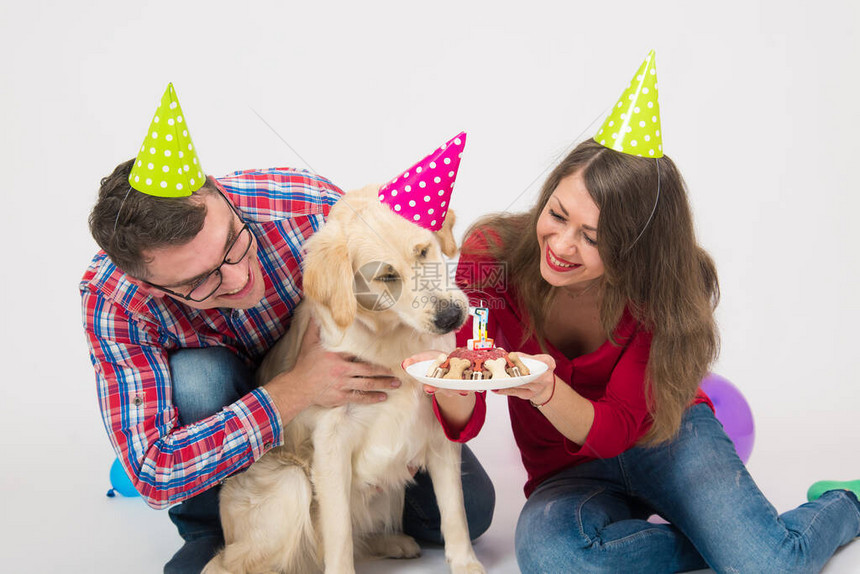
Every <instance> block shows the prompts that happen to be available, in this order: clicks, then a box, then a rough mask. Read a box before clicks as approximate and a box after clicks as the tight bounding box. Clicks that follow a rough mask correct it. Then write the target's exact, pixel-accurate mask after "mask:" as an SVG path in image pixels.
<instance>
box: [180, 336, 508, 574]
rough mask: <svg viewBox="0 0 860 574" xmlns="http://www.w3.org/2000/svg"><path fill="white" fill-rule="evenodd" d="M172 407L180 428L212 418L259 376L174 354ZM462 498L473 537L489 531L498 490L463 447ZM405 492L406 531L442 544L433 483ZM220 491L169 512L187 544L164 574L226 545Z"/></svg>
mask: <svg viewBox="0 0 860 574" xmlns="http://www.w3.org/2000/svg"><path fill="white" fill-rule="evenodd" d="M170 371H171V376H172V379H173V402H174V405H175V406H176V409H177V411H178V412H179V423H180V424H182V425H186V424H190V423H193V422H196V421H199V420H201V419H204V418H206V417H208V416H211V415H213V414H215V413H217V412H219V411H220V410H221V409H223V408H224V407H225V406H227V405H229V404H232V403H234V402H236V401H237V400H239V399H240V398H242V397H243V396H245V395H246V394H248V393H249V392H251V391H252V390H253V389H254V376H253V375H254V374H253V372H252V371H251V370H250V369H248V367H246V366H245V364H244V363H243V362H242V361H241V360H239V358H238V357H237V356H236V355H234V354H233V353H232V352H231V351H229V350H228V349H225V348H223V347H209V348H205V349H182V350H179V351H175V352H174V353H172V354H171V355H170ZM462 471H463V494H464V497H465V503H466V518H467V520H468V523H469V532H470V534H471V536H472V538H473V539H474V538H477V537H478V536H480V535H481V534H482V533H483V532H484V531H486V530H487V528H489V527H490V521H491V520H492V518H493V509H494V508H495V500H496V499H495V491H494V490H493V483H492V482H491V481H490V478H489V476H487V473H486V472H485V471H484V469H483V467H481V465H480V463H479V462H478V460H477V459H476V458H475V455H474V454H472V452H471V451H470V450H469V449H468V448H465V447H464V448H463V462H462ZM415 480H416V482H415V484H413V485H411V486H410V487H409V488H408V489H407V491H406V504H405V510H404V514H403V530H404V532H406V533H407V534H409V535H411V536H414V537H415V538H418V539H420V540H425V541H430V542H441V541H442V534H441V531H440V517H439V508H438V506H437V504H436V496H435V495H434V494H433V484H432V483H431V482H430V477H429V475H428V474H427V473H424V472H420V473H418V475H416V477H415ZM219 491H220V486H215V487H213V488H211V489H209V490H207V491H205V492H203V493H201V494H199V495H197V496H195V497H193V498H189V499H188V500H186V501H184V502H182V503H181V504H177V505H176V506H173V507H171V508H170V509H169V510H168V514H169V515H170V520H172V521H173V523H174V524H175V525H176V527H177V529H178V530H179V534H180V536H182V538H183V539H184V540H185V545H184V546H183V547H182V548H181V549H180V550H179V552H177V553H176V555H174V556H173V558H172V559H171V560H170V562H168V563H167V564H166V565H165V566H164V572H165V574H192V573H193V574H199V572H200V571H201V570H202V569H203V567H204V566H205V565H206V563H207V562H208V561H209V560H210V559H211V558H212V556H214V555H215V552H216V551H217V550H218V549H219V548H220V547H221V546H223V545H224V534H223V532H222V530H221V520H220V518H219V515H218V492H219Z"/></svg>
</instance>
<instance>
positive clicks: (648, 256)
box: [426, 140, 860, 574]
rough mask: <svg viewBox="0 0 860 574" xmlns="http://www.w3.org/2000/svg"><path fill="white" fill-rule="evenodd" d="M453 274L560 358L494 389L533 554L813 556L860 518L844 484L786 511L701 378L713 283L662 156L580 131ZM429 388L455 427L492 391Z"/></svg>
mask: <svg viewBox="0 0 860 574" xmlns="http://www.w3.org/2000/svg"><path fill="white" fill-rule="evenodd" d="M524 230H528V231H527V232H524ZM496 264H501V266H502V267H503V268H505V269H506V270H507V281H506V282H505V281H503V280H501V279H500V278H499V277H500V274H499V273H493V272H492V271H493V266H494V265H496ZM458 280H459V283H460V285H461V287H463V288H464V289H465V290H466V291H467V293H469V295H470V299H472V300H478V299H482V300H483V301H484V302H485V303H486V305H487V306H488V307H489V308H490V309H491V313H490V326H489V329H488V330H489V333H490V335H491V336H494V337H496V344H497V345H498V346H503V347H506V348H508V349H518V350H521V351H523V352H524V353H529V354H531V355H532V356H533V358H535V359H539V360H541V361H543V362H545V363H546V364H547V365H548V367H549V369H548V371H547V372H546V373H545V374H544V375H542V376H541V377H539V378H538V379H537V380H535V381H533V382H532V383H529V384H527V385H523V386H520V387H515V388H511V389H507V390H501V391H498V392H499V393H500V394H504V395H508V397H509V410H510V415H511V423H512V426H513V431H514V436H515V438H516V441H517V444H518V446H519V448H520V451H521V454H522V460H523V463H524V465H525V467H526V469H527V471H528V481H527V483H526V485H525V491H526V496H527V497H528V500H527V502H526V504H525V507H524V508H523V511H522V513H521V515H520V518H519V522H518V525H517V531H516V552H517V561H518V563H519V566H520V569H521V570H522V572H524V573H526V574H529V573H533V572H534V573H537V572H541V573H547V572H648V573H652V572H675V571H685V570H694V569H699V568H705V567H707V566H710V567H712V568H714V569H715V570H716V571H718V572H726V571H728V572H756V573H759V572H815V571H818V570H819V569H820V568H821V567H822V566H823V565H824V563H825V562H826V561H827V560H828V559H829V558H830V556H831V555H832V554H833V552H834V551H835V550H836V549H837V548H838V547H839V546H841V545H843V544H846V543H847V542H849V541H850V540H852V539H853V538H854V537H855V536H857V535H858V532H860V504H858V501H857V497H856V495H855V493H852V492H850V491H848V490H841V489H837V490H828V491H826V492H824V493H817V494H818V495H820V497H819V498H818V499H817V500H816V501H814V502H811V503H808V504H805V505H803V506H801V507H800V508H797V509H795V510H792V511H790V512H786V513H785V514H783V515H781V516H778V515H777V513H776V511H775V509H774V508H773V506H772V505H771V504H770V503H769V502H768V501H767V500H766V499H765V498H764V496H763V495H762V494H761V492H760V491H759V489H758V488H757V486H756V484H755V483H754V482H753V480H752V478H751V477H750V475H749V474H748V472H747V471H746V469H745V467H744V465H743V463H742V462H741V460H740V459H739V458H738V456H737V454H736V452H735V449H734V445H733V444H732V442H731V440H730V439H729V438H728V437H727V435H726V434H725V432H724V431H723V428H722V426H721V424H720V423H719V422H718V421H717V420H716V418H715V417H714V412H713V406H712V405H711V403H710V401H709V399H708V398H707V396H705V395H704V394H703V393H702V391H701V390H699V388H698V387H699V382H700V381H701V380H702V378H703V377H704V376H705V374H706V372H707V370H708V367H709V365H710V363H711V362H712V361H713V360H714V358H715V357H716V355H717V351H718V340H717V332H716V326H715V323H714V317H713V310H714V307H715V306H716V304H717V302H718V299H719V286H718V282H717V275H716V272H715V269H714V265H713V262H712V261H711V258H710V257H709V256H708V255H707V254H706V253H705V252H704V251H703V250H702V249H701V248H700V247H699V246H698V244H697V243H696V239H695V234H694V230H693V224H692V217H691V214H690V208H689V204H688V201H687V197H686V192H685V187H684V183H683V180H682V178H681V176H680V174H679V172H678V170H677V169H676V168H675V165H674V164H673V162H672V161H671V160H670V159H669V158H668V157H666V156H663V157H661V158H659V159H654V158H641V157H635V156H632V155H628V154H625V153H620V152H617V151H613V150H611V149H608V148H606V147H604V146H603V145H600V144H599V143H597V142H596V141H594V140H589V141H587V142H585V143H582V144H580V145H579V146H578V147H577V148H576V149H575V150H574V151H573V152H571V153H570V155H568V156H567V157H566V158H565V159H564V160H563V161H562V162H561V164H559V165H558V167H556V168H555V170H554V171H553V172H552V173H551V174H550V176H549V178H548V179H547V181H546V183H545V184H544V186H543V189H542V192H541V194H540V198H539V200H538V202H537V205H535V207H534V208H533V209H532V210H531V211H530V212H529V213H526V214H519V215H498V216H492V217H488V218H485V219H484V220H482V221H479V222H478V223H477V224H476V225H475V226H473V228H472V230H470V232H467V239H466V241H465V242H464V246H463V252H462V256H461V260H460V266H459V270H458ZM468 331H469V330H468V329H463V330H461V333H460V335H459V338H458V345H460V346H463V345H464V344H465V339H466V338H467V337H468V334H467V332H468ZM426 390H427V391H428V392H432V393H433V394H434V403H435V405H436V408H437V415H438V416H439V418H440V421H441V422H442V424H443V426H444V428H445V430H446V432H447V434H448V436H449V438H451V439H452V440H457V441H461V442H465V441H466V440H469V439H470V438H472V437H474V436H475V435H476V434H477V432H478V430H479V429H480V427H481V425H482V424H483V418H484V414H485V403H484V397H483V396H482V395H476V394H474V393H462V394H461V393H457V392H453V391H446V390H442V389H434V388H431V387H428V388H427V389H426ZM835 486H836V487H837V488H841V487H843V486H844V485H835ZM849 486H850V485H849ZM654 513H658V514H660V515H661V516H663V517H665V518H666V519H667V520H668V521H669V522H670V524H652V523H650V522H648V521H647V518H648V517H649V516H650V515H651V514H654Z"/></svg>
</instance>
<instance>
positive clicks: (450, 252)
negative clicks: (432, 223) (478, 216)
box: [436, 209, 457, 257]
mask: <svg viewBox="0 0 860 574" xmlns="http://www.w3.org/2000/svg"><path fill="white" fill-rule="evenodd" d="M456 221H457V216H455V215H454V210H453V209H449V210H448V214H447V215H446V216H445V221H443V222H442V229H440V230H439V231H437V232H436V239H438V240H439V245H440V246H441V247H442V253H444V254H445V255H446V256H448V257H454V256H455V255H457V241H456V240H455V239H454V223H456Z"/></svg>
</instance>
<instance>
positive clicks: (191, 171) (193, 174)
mask: <svg viewBox="0 0 860 574" xmlns="http://www.w3.org/2000/svg"><path fill="white" fill-rule="evenodd" d="M205 182H206V177H205V176H204V175H203V168H202V167H201V166H200V160H199V159H198V158H197V150H196V149H195V148H194V144H193V143H192V142H191V135H190V134H189V133H188V125H187V124H186V123H185V116H184V115H183V113H182V108H181V107H180V105H179V100H178V99H177V97H176V91H175V90H174V89H173V84H167V89H166V90H164V95H163V96H161V103H160V104H159V106H158V109H157V110H155V116H153V118H152V123H150V125H149V131H148V132H147V134H146V137H145V138H144V140H143V145H141V146H140V151H139V152H138V154H137V159H136V160H135V162H134V166H133V167H132V168H131V173H130V174H129V176H128V183H129V184H130V185H131V187H133V188H134V189H136V190H137V191H140V192H143V193H147V194H149V195H155V196H158V197H186V196H189V195H191V192H193V191H197V190H198V189H200V188H201V187H203V184H204V183H205Z"/></svg>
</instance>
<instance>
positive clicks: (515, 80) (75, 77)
mask: <svg viewBox="0 0 860 574" xmlns="http://www.w3.org/2000/svg"><path fill="white" fill-rule="evenodd" d="M858 6H860V4H858V3H857V2H856V0H844V1H837V0H823V1H817V2H808V1H802V2H801V1H794V0H792V1H778V0H770V1H757V2H756V1H746V0H743V1H742V0H724V1H722V2H718V3H713V2H708V3H705V2H693V1H680V0H679V1H675V2H670V1H654V2H627V1H622V2H619V1H614V2H603V3H601V2H572V1H569V2H557V3H543V2H531V3H529V6H528V7H526V3H525V2H516V3H514V2H466V1H461V2H444V1H443V2H434V3H429V2H422V3H417V2H416V3H407V2H389V3H377V2H356V3H347V2H341V3H322V2H303V3H291V2H274V1H269V2H222V1H211V2H207V3H202V2H201V3H197V4H192V3H189V2H178V1H173V2H135V3H130V2H116V1H110V2H109V1H85V2H61V1H54V2H49V1H30V2H12V1H11V0H2V4H0V54H2V56H0V114H2V127H0V130H2V133H3V135H2V138H0V146H2V148H0V162H2V164H0V167H2V170H0V177H2V188H1V189H2V204H3V206H2V208H0V212H2V226H0V230H2V231H0V233H2V245H3V258H2V262H3V263H2V269H3V280H2V300H3V301H5V304H6V307H5V308H4V310H3V312H2V317H3V319H2V339H0V343H2V344H0V349H2V351H0V352H2V364H3V368H4V373H5V374H4V375H3V377H2V379H3V383H2V389H3V390H2V392H3V400H2V401H0V409H1V410H0V424H2V433H0V447H2V455H0V461H2V469H3V470H2V472H0V489H2V505H0V507H2V514H3V520H2V523H0V541H2V542H0V544H2V554H3V557H4V559H3V567H2V569H3V570H4V571H8V572H21V573H24V572H58V571H63V572H99V573H101V572H105V573H112V572H131V573H136V572H141V573H143V572H146V573H148V572H158V571H160V568H161V565H162V564H163V563H164V562H165V561H166V560H167V559H168V558H169V557H170V556H171V554H172V553H173V552H174V551H175V550H176V548H178V546H179V543H180V540H179V538H178V536H177V535H176V534H175V532H174V531H173V528H172V526H171V525H170V523H169V520H168V518H167V515H166V513H164V512H156V511H153V510H150V509H148V508H146V507H145V505H144V504H143V503H142V502H141V501H140V500H139V499H107V498H105V496H104V493H105V491H106V490H107V488H108V486H109V482H108V468H109V466H110V463H111V462H112V460H113V457H114V455H113V453H112V452H111V449H110V447H109V445H108V441H107V439H106V436H105V432H104V429H103V427H102V423H101V421H100V417H99V414H98V408H97V403H96V394H95V385H94V377H93V373H92V368H91V366H90V364H89V360H88V358H87V352H86V346H85V343H84V337H83V334H82V331H81V320H80V312H79V298H78V292H77V282H78V279H79V277H80V275H81V274H82V272H83V270H84V268H85V266H86V265H87V263H88V261H89V258H90V257H91V255H92V254H93V252H94V251H95V244H94V242H93V241H92V239H91V238H90V237H89V234H88V231H87V227H86V217H87V214H88V212H89V209H90V207H91V205H92V203H93V201H94V198H95V195H96V190H97V186H98V181H99V179H100V178H101V177H102V176H104V175H106V174H108V173H109V172H110V171H111V170H112V169H113V167H114V166H115V165H116V164H118V163H120V162H121V161H123V160H126V159H128V158H130V157H132V156H133V155H134V154H135V153H136V150H137V149H138V147H139V146H140V142H141V141H142V139H143V136H144V134H145V131H146V128H147V126H148V125H149V122H150V119H151V117H152V114H153V112H154V111H155V107H156V105H157V103H158V101H159V98H160V97H161V94H162V92H163V90H164V87H165V86H166V84H167V82H168V81H173V82H174V84H175V86H176V90H177V92H178V94H179V98H180V102H181V104H182V106H183V108H184V111H185V115H186V118H187V120H188V124H189V126H190V128H191V132H192V135H193V137H194V142H195V144H196V146H197V147H198V149H199V153H200V157H201V160H202V164H203V166H204V167H205V168H206V171H207V172H208V173H211V174H214V175H223V174H225V173H227V172H229V171H233V170H236V169H245V168H252V167H271V166H275V165H277V166H283V165H290V166H298V167H308V166H309V167H311V168H312V169H313V170H315V171H317V172H319V173H321V174H323V175H325V176H327V177H329V178H331V179H333V180H334V181H335V182H336V183H337V184H339V185H340V186H341V187H343V188H344V189H351V188H355V187H358V186H361V185H363V184H365V183H369V182H380V181H385V180H387V179H389V178H390V177H392V176H393V175H395V174H396V173H397V172H398V171H400V170H401V169H405V168H406V167H409V166H411V165H412V163H414V162H415V161H417V160H418V159H420V158H422V157H423V156H424V155H425V154H426V153H428V152H430V151H431V150H432V149H433V148H434V147H436V146H438V145H440V144H441V143H442V142H444V141H445V140H446V139H447V138H448V137H451V136H453V135H454V134H456V133H457V132H458V131H459V130H461V129H465V130H468V132H469V139H468V143H467V146H466V152H465V153H464V155H463V163H462V166H461V170H460V176H459V179H458V182H457V187H456V190H455V194H454V198H453V206H454V208H455V209H456V211H457V213H458V215H459V221H460V223H459V224H458V226H457V231H458V233H459V234H462V232H463V230H464V229H465V226H466V224H468V223H469V222H470V221H472V220H474V219H475V218H476V217H477V216H479V215H481V214H483V213H486V212H489V211H494V210H503V209H510V210H524V209H526V208H527V207H528V206H529V205H530V204H531V203H532V201H533V200H534V198H535V195H536V193H537V189H538V187H539V185H540V181H541V180H542V178H543V176H544V175H545V171H546V170H547V169H548V168H549V167H550V166H552V165H553V164H554V162H555V161H557V159H558V158H559V157H560V155H562V154H563V153H564V152H565V151H566V150H567V149H568V148H569V147H570V146H571V144H573V143H574V142H575V141H578V140H580V139H583V138H585V137H589V136H590V135H592V134H593V133H594V132H595V131H596V130H597V127H598V126H599V123H600V119H601V118H602V114H604V113H605V112H606V111H607V109H608V108H609V107H610V106H611V105H612V104H613V103H614V102H615V100H616V98H617V97H618V96H619V95H620V93H621V91H622V89H623V88H624V87H625V86H626V85H627V82H629V81H630V78H631V77H632V76H633V73H634V72H635V71H636V69H637V67H638V66H639V64H640V63H641V62H642V60H643V59H644V57H645V55H646V54H647V52H648V50H649V49H652V48H653V49H655V50H656V52H657V70H658V77H659V82H660V100H661V101H660V104H661V110H662V122H663V135H664V149H665V150H666V152H667V153H668V154H669V155H670V156H672V157H673V159H675V160H676V162H677V163H678V165H679V166H680V168H681V170H682V172H683V173H684V174H685V176H686V179H687V182H688V184H689V188H690V198H691V201H692V203H693V206H694V209H695V213H696V224H697V229H698V233H699V238H700V241H701V243H702V244H703V245H704V246H705V247H706V248H707V249H708V250H709V251H710V252H711V254H712V255H713V256H714V258H715V259H716V262H717V265H718V268H719V271H720V278H721V285H722V293H723V302H722V304H721V306H720V308H719V310H718V319H719V323H720V326H721V329H722V341H723V346H722V355H721V358H720V360H719V362H718V363H717V364H716V365H715V367H714V370H715V371H716V372H718V373H720V374H722V375H723V376H725V377H727V378H729V379H730V380H732V381H733V382H734V383H735V384H736V385H737V386H738V387H740V388H741V390H742V391H743V393H744V395H745V396H746V397H747V399H748V401H749V403H750V404H751V405H752V408H753V411H754V413H755V420H756V424H757V437H756V445H755V449H754V452H753V455H752V458H751V460H750V464H749V468H750V471H751V472H752V474H753V476H754V477H755V478H756V480H757V481H758V482H759V484H760V486H761V488H762V489H763V491H764V493H765V494H766V495H767V496H768V497H769V498H770V499H771V500H772V501H773V503H774V505H775V506H776V507H777V508H778V509H779V510H780V511H785V510H788V509H790V508H793V507H794V506H796V505H798V504H800V503H801V502H803V501H804V493H805V491H806V488H807V487H808V486H809V484H810V483H811V482H813V481H814V480H817V479H821V478H835V479H855V478H860V459H858V456H857V452H858V450H857V445H858V442H860V428H858V424H857V422H856V421H857V412H856V411H857V409H858V403H860V400H858V399H860V388H858V380H860V358H858V353H857V352H856V348H855V347H856V342H855V332H856V325H857V324H858V321H860V305H858V301H857V296H856V293H857V291H858V288H860V257H858V253H857V246H858V239H860V225H858V223H857V212H858V207H860V200H858V192H860V189H858V185H857V182H856V178H855V174H856V172H857V163H858V159H857V153H856V151H857V148H858V139H857V138H858V128H860V116H858V101H860V81H859V80H858V73H857V71H858V64H860V49H859V48H858V47H860V42H859V41H858V30H859V29H860V20H858V17H859V16H860V14H859V13H858V12H860V8H858ZM257 114H259V116H262V118H264V120H265V122H267V123H268V124H269V125H270V126H271V127H272V128H273V129H274V130H275V131H276V132H277V133H278V134H280V137H282V138H283V139H284V140H286V142H288V143H289V145H290V146H292V147H293V148H294V149H295V150H296V151H297V152H298V153H299V154H300V155H301V157H302V158H304V160H305V162H306V163H303V161H302V160H301V159H300V158H299V157H297V155H296V154H294V153H293V152H292V151H291V150H290V148H289V147H288V146H287V145H285V143H284V142H283V141H282V140H281V139H279V137H278V136H276V135H275V133H273V131H272V129H270V128H269V127H268V126H267V125H266V123H264V122H263V121H261V119H260V117H258V115H257ZM474 448H475V449H476V450H477V451H478V454H479V456H480V457H481V459H482V460H483V461H484V463H485V464H486V466H487V467H488V469H489V471H490V473H491V474H492V476H493V478H494V480H495V483H496V487H497V493H498V495H499V504H498V508H497V518H496V521H495V522H494V524H493V527H492V529H491V530H490V531H489V532H488V533H487V534H486V535H485V536H484V537H483V538H482V539H481V540H480V541H479V543H478V544H477V546H476V548H477V552H478V554H479V556H480V557H481V558H482V560H483V561H484V562H485V564H486V565H487V567H488V569H489V571H490V572H501V573H507V572H515V571H516V565H515V561H514V560H513V556H512V539H513V536H512V533H513V525H514V524H515V521H516V516H517V514H518V511H519V508H520V507H521V505H522V502H523V496H522V491H521V486H522V482H523V480H524V475H523V471H522V469H521V467H520V464H519V460H518V455H517V452H516V450H515V448H514V446H513V443H512V438H511V435H510V430H509V426H508V421H507V414H506V409H505V406H504V401H503V400H502V399H501V398H500V397H494V398H493V399H491V411H490V414H489V422H488V424H487V426H486V428H485V429H484V431H483V433H482V435H481V436H480V437H479V438H478V439H477V440H476V441H474ZM858 569H860V546H857V545H856V544H854V545H852V546H849V547H848V548H846V549H845V550H843V551H842V552H840V553H839V554H838V555H837V556H836V558H835V559H834V560H833V561H831V563H830V564H829V565H828V566H827V568H826V569H825V571H826V572H828V573H830V574H832V573H836V572H844V573H847V572H855V571H857V570H858ZM395 570H396V571H404V572H416V573H417V572H441V571H444V566H443V558H442V556H441V553H440V552H439V551H438V550H431V551H429V552H427V553H426V554H425V557H424V558H422V559H421V560H420V561H417V562H414V561H413V562H410V563H404V562H392V563H386V564H384V565H380V564H370V565H365V566H364V567H363V568H362V569H361V572H366V573H368V572H393V571H395Z"/></svg>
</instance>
